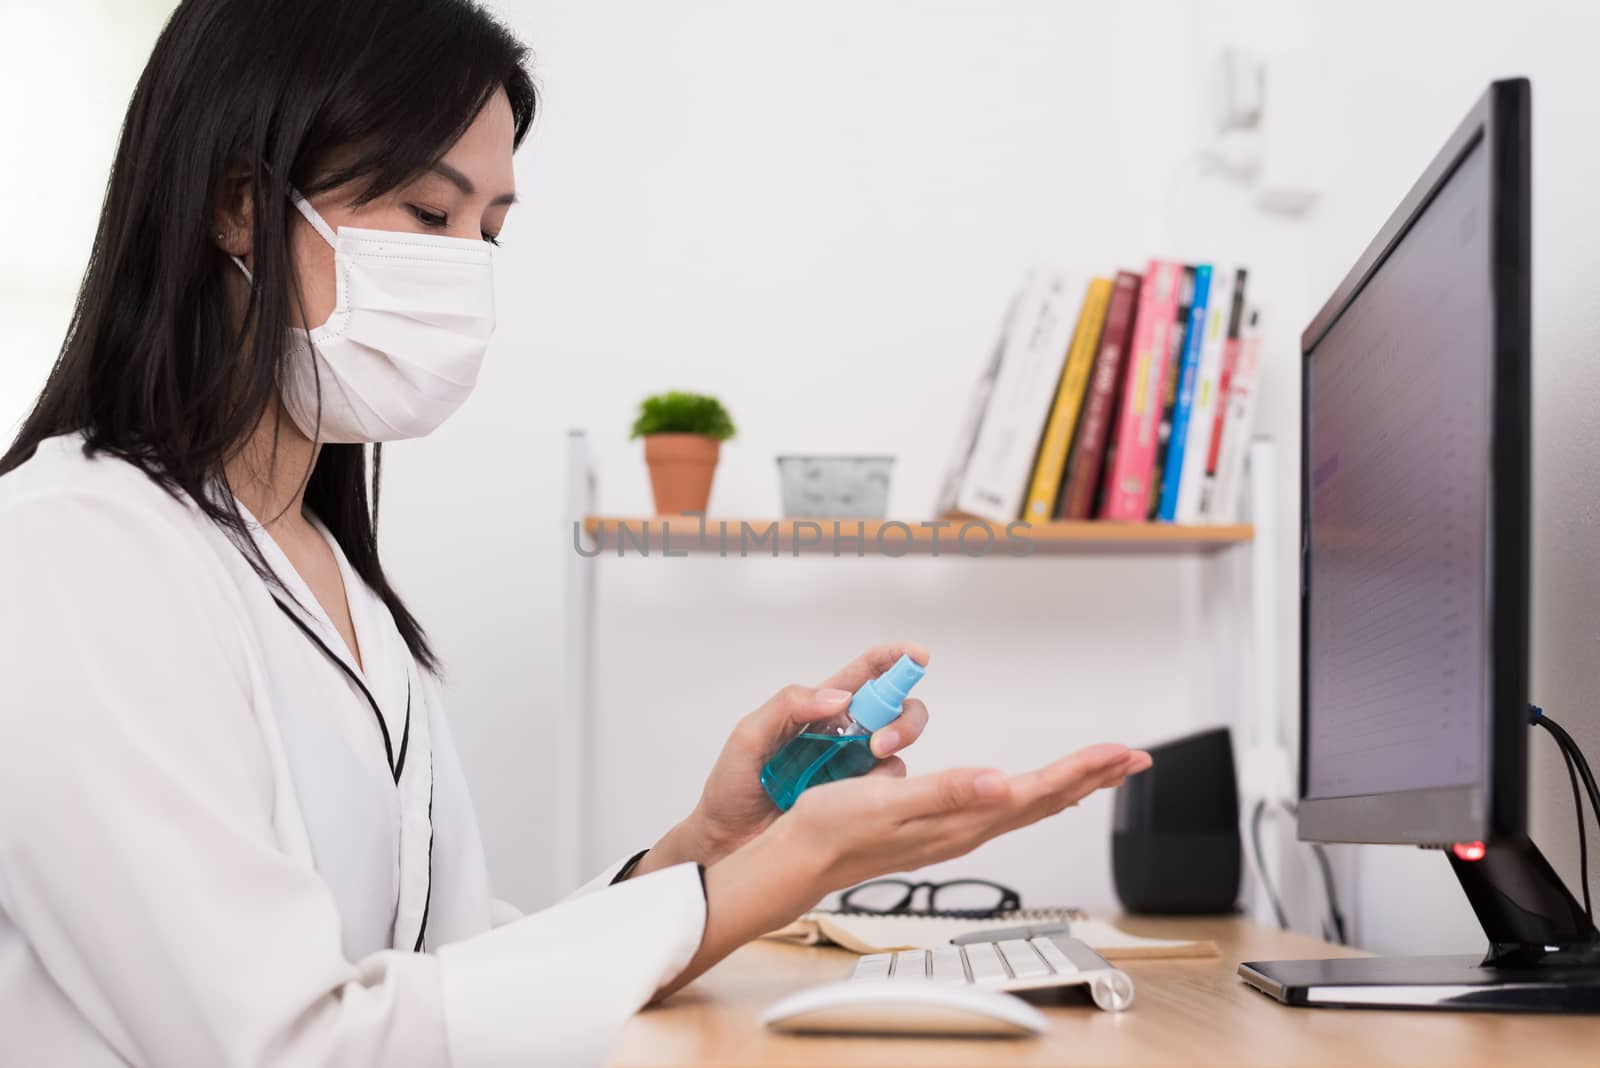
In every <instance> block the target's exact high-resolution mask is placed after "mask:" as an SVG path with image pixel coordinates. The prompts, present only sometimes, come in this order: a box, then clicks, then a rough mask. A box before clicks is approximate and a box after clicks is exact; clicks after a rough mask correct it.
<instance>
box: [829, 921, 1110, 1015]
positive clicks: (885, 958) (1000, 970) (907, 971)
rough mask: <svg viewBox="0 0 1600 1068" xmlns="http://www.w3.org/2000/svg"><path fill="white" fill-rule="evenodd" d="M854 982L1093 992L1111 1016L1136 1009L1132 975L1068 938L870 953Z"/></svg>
mask: <svg viewBox="0 0 1600 1068" xmlns="http://www.w3.org/2000/svg"><path fill="white" fill-rule="evenodd" d="M971 937H972V936H968V938H969V939H970V938H971ZM850 978H851V979H875V980H883V979H889V980H906V981H920V982H934V983H958V984H963V985H971V986H977V987H985V988H988V989H991V990H1006V991H1012V992H1016V991H1019V990H1043V989H1047V988H1050V987H1068V986H1087V987H1088V988H1089V995H1090V997H1092V998H1093V999H1094V1003H1095V1004H1096V1005H1098V1006H1100V1008H1102V1009H1105V1010H1107V1011H1108V1012H1120V1011H1122V1010H1123V1009H1126V1008H1127V1007H1128V1006H1129V1005H1132V1004H1133V980H1132V979H1130V978H1129V977H1128V974H1127V973H1126V972H1124V971H1121V970H1120V969H1118V968H1117V967H1115V966H1114V965H1112V964H1111V963H1109V962H1108V961H1107V960H1106V959H1105V958H1104V957H1102V956H1100V954H1098V953H1096V952H1095V951H1094V950H1092V949H1090V948H1089V947H1088V946H1086V945H1084V944H1083V943H1082V942H1080V941H1079V940H1078V939H1076V938H1072V937H1070V936H1068V935H1065V934H1053V935H1038V936H1035V937H1032V938H1002V939H999V940H997V941H992V942H986V941H968V942H967V943H966V944H965V945H950V946H940V947H939V948H938V949H903V950H900V951H899V952H896V953H870V954H868V955H867V956H865V957H861V958H859V959H858V960H857V961H856V966H855V969H854V970H853V971H852V972H851V973H850Z"/></svg>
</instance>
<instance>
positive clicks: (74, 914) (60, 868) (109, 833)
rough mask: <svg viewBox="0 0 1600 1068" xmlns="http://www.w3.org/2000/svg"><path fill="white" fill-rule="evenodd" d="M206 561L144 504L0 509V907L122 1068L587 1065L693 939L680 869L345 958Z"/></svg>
mask: <svg viewBox="0 0 1600 1068" xmlns="http://www.w3.org/2000/svg"><path fill="white" fill-rule="evenodd" d="M210 559H211V555H210V552H209V549H208V548H207V547H205V546H204V544H203V543H202V541H201V540H200V539H199V538H198V537H197V535H196V534H195V533H194V532H193V531H192V530H188V529H185V528H184V527H183V526H182V525H181V524H180V523H175V522H173V521H171V520H169V519H165V518H163V517H162V516H161V515H159V514H158V513H157V512H156V511H155V510H154V508H147V507H144V506H140V505H136V504H126V503H118V502H113V501H110V500H107V499H104V498H101V497H91V496H70V497H68V496H51V497H36V498H32V499H27V500H23V501H20V502H17V501H13V502H12V504H11V505H10V506H9V507H7V508H5V509H4V510H3V511H0V813H3V814H4V818H3V819H0V911H3V913H4V916H3V917H0V921H8V922H9V924H10V925H11V926H13V927H14V928H15V930H16V931H17V932H18V933H20V936H21V937H22V939H23V940H24V942H25V943H26V944H27V946H28V949H29V950H30V952H31V954H32V955H33V956H34V957H36V958H37V959H38V961H39V963H40V965H41V967H42V968H43V970H44V971H45V972H47V973H48V974H49V976H50V977H51V980H52V981H53V982H55V983H56V984H58V985H59V987H60V988H61V990H62V991H63V992H64V994H65V995H66V997H68V998H69V999H70V1000H71V1001H72V1003H73V1004H74V1005H75V1006H76V1007H77V1008H78V1009H79V1011H81V1013H82V1014H83V1017H84V1019H85V1020H86V1021H87V1025H88V1026H90V1027H92V1028H93V1029H94V1031H95V1032H97V1033H98V1034H99V1035H100V1036H101V1037H102V1038H103V1040H104V1041H105V1042H106V1043H107V1044H108V1045H110V1046H111V1047H112V1048H113V1049H115V1050H116V1052H117V1053H118V1054H119V1055H120V1056H121V1057H122V1058H123V1059H125V1060H126V1061H128V1062H129V1063H130V1064H134V1065H163V1066H164V1065H224V1064H255V1065H265V1066H275V1065H285V1066H287V1065H294V1066H296V1068H300V1066H307V1068H316V1066H331V1065H340V1066H345V1065H350V1066H360V1065H412V1064H415V1065H430V1066H433V1065H440V1064H452V1065H456V1066H458V1068H476V1066H478V1065H497V1064H511V1063H517V1064H522V1065H572V1064H587V1063H595V1062H597V1061H598V1060H600V1059H601V1058H602V1057H603V1056H604V1053H605V1051H606V1050H607V1049H608V1048H609V1046H610V1045H611V1043H612V1042H613V1041H614V1039H615V1037H616V1035H617V1033H618V1032H619V1030H620V1028H621V1026H622V1024H623V1023H624V1022H625V1021H626V1019H627V1018H628V1016H629V1015H631V1014H632V1013H633V1012H634V1011H635V1010H636V1009H638V1008H639V1007H640V1006H641V1005H643V1004H644V1003H645V1002H646V1001H648V999H649V998H650V997H651V996H652V994H653V993H654V991H655V990H656V989H658V988H659V987H660V986H661V985H663V984H664V983H665V982H666V981H668V980H669V979H670V978H671V977H672V976H674V975H676V974H677V973H678V972H679V971H681V970H682V968H683V967H684V965H685V964H686V963H687V961H688V960H689V958H690V957H691V956H692V955H693V953H694V951H695V949H696V948H697V946H698V944H699V940H700V936H701V933H702V931H703V924H704V909H705V899H704V896H703V891H702V887H701V885H700V879H699V875H698V872H697V871H696V869H695V868H694V867H692V866H682V867H679V868H674V869H668V870H667V871H664V872H659V873H657V874H655V875H652V876H648V877H645V878H641V879H639V880H636V881H632V882H629V883H626V884H623V885H622V886H619V887H617V888H615V889H614V890H610V891H607V892H605V893H602V894H597V895H593V896H591V897H588V898H584V899H582V900H580V901H577V902H573V903H572V904H569V905H563V906H558V907H557V908H555V909H552V910H549V911H547V912H544V913H539V914H535V915H533V916H529V917H526V918H524V919H521V920H518V921H516V922H513V923H510V924H508V925H506V926H503V927H499V928H496V929H494V930H491V931H488V932H486V933H484V934H481V935H478V936H476V937H474V938H470V939H468V940H466V941H464V942H460V943H458V944H455V945H451V946H447V947H445V948H444V949H442V950H440V951H439V952H438V953H437V954H413V953H404V952H393V951H389V952H383V953H378V954H374V955H373V956H370V957H368V958H366V959H364V960H361V961H357V962H350V961H347V960H346V959H345V958H344V955H343V953H342V951H341V948H340V936H339V916H338V912H337V910H336V907H335V905H334V902H333V898H332V896H331V894H330V892H329V891H328V889H327V886H326V884H324V883H323V882H322V880H321V878H320V877H319V876H318V875H317V873H316V871H315V870H313V869H312V868H311V867H310V866H309V865H308V864H307V863H305V862H303V861H301V860H299V859H297V858H296V857H294V856H293V855H291V853H289V852H288V851H286V850H285V848H284V847H283V845H282V844H281V843H280V841H279V838H278V834H277V831H276V830H275V826H274V822H273V815H274V813H273V806H274V801H275V797H276V787H275V784H274V776H273V771H272V766H271V761H270V758H269V756H268V749H267V746H266V744H265V742H264V739H263V737H262V734H261V728H260V726H259V724H258V722H257V720H256V718H255V717H256V711H257V710H256V709H255V708H254V707H253V702H254V700H255V699H254V698H253V697H252V694H253V692H254V689H253V682H252V679H251V677H250V672H251V668H250V661H249V656H248V653H247V651H246V646H245V639H244V634H243V630H242V627H241V625H240V622H239V619H238V617H237V615H236V614H235V612H234V611H233V610H232V608H231V604H232V602H231V601H229V599H228V598H227V597H226V596H225V595H224V591H223V590H222V589H221V588H220V587H221V585H222V584H223V583H225V582H227V581H228V580H227V578H226V577H225V576H224V575H223V574H222V572H221V570H220V569H219V568H216V567H214V566H210V567H208V566H207V564H208V563H209V561H210ZM4 926H5V924H4V923H0V933H3V928H4ZM0 984H3V977H0ZM16 1037H17V1036H16V1035H11V1036H10V1037H9V1038H8V1039H7V1043H8V1045H9V1044H10V1043H11V1042H12V1041H13V1040H14V1039H16ZM22 1040H23V1042H24V1044H26V1041H27V1034H26V1031H25V1030H24V1032H23V1036H22ZM13 1050H14V1047H13ZM24 1052H25V1051H24ZM29 1063H40V1062H39V1060H38V1058H34V1059H33V1060H32V1061H29Z"/></svg>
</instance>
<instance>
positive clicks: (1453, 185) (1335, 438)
mask: <svg viewBox="0 0 1600 1068" xmlns="http://www.w3.org/2000/svg"><path fill="white" fill-rule="evenodd" d="M1489 160H1490V152H1489V150H1488V149H1487V148H1486V147H1485V144H1484V141H1483V140H1482V139H1479V140H1477V141H1476V142H1475V143H1474V144H1473V146H1472V147H1471V148H1469V149H1468V150H1467V151H1466V153H1465V155H1464V156H1463V157H1462V158H1461V159H1460V161H1459V163H1458V164H1457V166H1456V167H1455V169H1454V171H1453V173H1451V174H1450V176H1449V177H1448V178H1447V179H1446V180H1445V181H1444V182H1443V184H1442V185H1440V186H1439V187H1438V189H1437V192H1436V194H1435V195H1434V197H1433V199H1432V200H1431V202H1430V203H1428V205H1427V206H1426V207H1425V208H1424V209H1423V210H1422V211H1421V213H1420V214H1419V215H1417V216H1416V217H1415V219H1414V221H1413V223H1412V225H1411V227H1410V229H1409V230H1408V231H1406V232H1405V233H1404V235H1403V236H1402V237H1401V238H1400V240H1399V241H1398V243H1396V244H1395V245H1394V246H1393V247H1392V249H1391V251H1390V252H1389V254H1388V256H1387V258H1385V259H1384V260H1382V262H1381V264H1380V265H1379V266H1378V267H1377V269H1376V271H1375V272H1374V273H1373V274H1372V275H1371V277H1370V278H1369V279H1368V281H1367V282H1366V283H1365V285H1364V286H1363V287H1362V288H1361V289H1360V290H1359V291H1358V292H1357V294H1356V295H1355V297H1354V298H1353V299H1352V300H1351V302H1350V303H1349V304H1348V306H1347V307H1346V308H1345V310H1344V311H1343V312H1342V313H1341V314H1340V315H1339V317H1338V318H1337V319H1336V320H1335V321H1334V322H1333V323H1332V325H1331V326H1330V327H1329V328H1328V329H1327V331H1326V333H1324V334H1323V335H1322V337H1321V339H1320V340H1319V341H1318V342H1317V343H1316V344H1315V346H1314V347H1313V348H1312V349H1311V350H1310V351H1309V352H1308V353H1307V359H1306V362H1305V373H1306V375H1307V381H1306V382H1305V389H1306V418H1307V426H1306V433H1307V435H1308V438H1307V443H1306V445H1307V449H1308V453H1307V457H1306V466H1305V470H1306V473H1307V479H1308V482H1307V487H1306V517H1305V521H1306V524H1307V529H1306V543H1307V547H1308V552H1307V558H1306V581H1307V587H1308V588H1307V590H1306V596H1305V609H1304V610H1305V623H1306V634H1305V651H1306V664H1305V665H1304V669H1303V670H1304V672H1305V676H1304V684H1305V687H1306V691H1305V697H1304V699H1305V709H1304V719H1303V729H1304V730H1305V737H1304V739H1303V745H1304V749H1303V752H1304V755H1305V760H1306V764H1305V768H1304V776H1305V777H1304V787H1305V796H1306V797H1308V798H1341V797H1343V798H1348V797H1359V796H1370V795H1374V794H1390V793H1395V792H1399V791H1410V790H1428V789H1438V788H1441V787H1462V786H1472V785H1475V784H1480V783H1482V782H1483V781H1484V777H1485V774H1486V772H1485V765H1486V761H1487V759H1488V752H1487V746H1488V744H1489V741H1488V739H1489V735H1490V729H1489V725H1490V718H1489V711H1490V708H1489V706H1490V695H1489V689H1490V684H1489V654H1490V635H1489V627H1490V619H1489V607H1488V606H1489V586H1488V582H1489V579H1488V562H1487V560H1486V556H1487V553H1488V548H1487V544H1488V530H1489V528H1488V521H1489V516H1488V512H1489V504H1490V502H1489V476H1490V466H1491V465H1490V452H1491V443H1492V442H1491V433H1490V427H1491V410H1490V391H1491V388H1492V372H1493V366H1494V364H1493V343H1494V335H1493V305H1492V301H1491V251H1490V250H1491V247H1492V241H1491V219H1490V211H1491V181H1490V178H1491V172H1490V164H1489Z"/></svg>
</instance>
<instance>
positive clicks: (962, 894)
mask: <svg viewBox="0 0 1600 1068" xmlns="http://www.w3.org/2000/svg"><path fill="white" fill-rule="evenodd" d="M919 890H926V891H927V892H928V906H927V908H925V909H914V908H912V907H911V902H912V901H913V900H914V899H915V898H916V896H917V891H919ZM1021 907H1022V897H1021V895H1020V894H1018V893H1017V892H1016V891H1015V890H1012V889H1011V888H1010V887H1006V886H1001V885H1000V884H999V883H991V882H989V881H988V880H986V879H952V880H951V881H950V882H945V883H914V882H910V881H909V880H906V879H875V880H873V881H872V882H870V883H862V884H861V885H860V886H854V887H851V888H850V889H849V890H846V891H845V892H844V893H843V894H842V895H840V897H839V909H840V911H842V912H870V913H877V914H880V915H886V914H890V913H903V914H911V915H923V916H931V915H940V916H963V917H970V918H972V919H976V920H981V919H987V918H988V917H991V916H994V915H996V914H997V913H1001V912H1011V911H1013V910H1015V909H1019V908H1021Z"/></svg>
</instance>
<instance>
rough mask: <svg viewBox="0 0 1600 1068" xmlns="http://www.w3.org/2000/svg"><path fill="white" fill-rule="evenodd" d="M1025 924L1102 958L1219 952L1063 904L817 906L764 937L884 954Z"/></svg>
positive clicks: (933, 946) (1207, 944) (1203, 944)
mask: <svg viewBox="0 0 1600 1068" xmlns="http://www.w3.org/2000/svg"><path fill="white" fill-rule="evenodd" d="M1024 923H1066V924H1067V925H1068V927H1069V928H1070V933H1071V935H1072V937H1074V938H1076V939H1078V940H1080V941H1082V942H1083V943H1084V944H1085V945H1087V946H1088V947H1089V948H1090V949H1092V950H1094V951H1095V952H1096V953H1098V954H1100V955H1101V956H1102V957H1104V958H1106V960H1144V959H1152V958H1158V957H1215V956H1217V955H1218V951H1217V944H1216V943H1215V942H1213V941H1210V940H1209V939H1196V940H1190V939H1173V938H1141V937H1139V936H1137V935H1131V934H1128V933H1127V932H1126V931H1123V930H1120V929H1118V928H1117V927H1114V926H1112V925H1111V924H1109V923H1107V922H1105V921H1104V920H1096V919H1091V918H1089V917H1088V916H1086V915H1085V914H1084V913H1083V912H1080V911H1079V910H1077V909H1064V908H1055V909H1018V910H1017V911H1015V912H1005V913H1001V914H1000V915H998V916H994V917H991V918H989V919H983V920H973V919H965V918H956V917H952V916H917V915H904V914H888V915H872V914H868V913H860V912H826V911H821V910H819V911H815V912H808V913H806V914H805V915H804V916H801V917H800V918H799V919H798V920H795V921H794V922H793V923H791V924H788V925H787V926H785V927H781V928H779V929H778V930H776V931H771V932H769V933H767V934H766V935H764V936H763V937H764V938H771V939H776V940H779V941H784V942H796V943H799V944H801V945H808V946H815V945H836V946H841V947H843V948H844V949H848V950H849V951H851V952H852V953H861V954H866V953H887V952H890V951H891V950H899V949H938V948H939V947H940V946H947V945H949V944H950V940H951V939H952V938H955V937H957V936H958V935H964V934H973V933H976V932H978V931H988V930H993V929H995V928H999V927H1015V926H1017V925H1018V924H1024Z"/></svg>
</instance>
